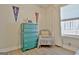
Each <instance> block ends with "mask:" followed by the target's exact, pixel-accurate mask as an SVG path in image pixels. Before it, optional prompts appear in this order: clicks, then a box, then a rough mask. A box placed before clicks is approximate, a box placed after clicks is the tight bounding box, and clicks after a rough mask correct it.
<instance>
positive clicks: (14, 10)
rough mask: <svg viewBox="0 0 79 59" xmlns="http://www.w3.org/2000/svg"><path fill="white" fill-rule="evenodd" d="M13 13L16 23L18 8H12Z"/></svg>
mask: <svg viewBox="0 0 79 59" xmlns="http://www.w3.org/2000/svg"><path fill="white" fill-rule="evenodd" d="M13 13H14V17H15V21H16V22H17V18H18V13H19V7H16V6H13Z"/></svg>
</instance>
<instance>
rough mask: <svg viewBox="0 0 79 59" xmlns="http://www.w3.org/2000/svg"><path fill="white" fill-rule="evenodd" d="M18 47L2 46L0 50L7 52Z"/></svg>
mask: <svg viewBox="0 0 79 59" xmlns="http://www.w3.org/2000/svg"><path fill="white" fill-rule="evenodd" d="M19 48H20V47H18V46H14V47H9V48H3V49H0V52H9V51H12V50H16V49H19Z"/></svg>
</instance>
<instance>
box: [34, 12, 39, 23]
mask: <svg viewBox="0 0 79 59" xmlns="http://www.w3.org/2000/svg"><path fill="white" fill-rule="evenodd" d="M35 17H36V23H38V17H39V13H38V12H35Z"/></svg>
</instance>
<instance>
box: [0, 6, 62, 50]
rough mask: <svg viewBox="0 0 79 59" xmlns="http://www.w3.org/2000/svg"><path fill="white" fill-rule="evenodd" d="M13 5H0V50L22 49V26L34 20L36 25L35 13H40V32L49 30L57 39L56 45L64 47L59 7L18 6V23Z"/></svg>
mask: <svg viewBox="0 0 79 59" xmlns="http://www.w3.org/2000/svg"><path fill="white" fill-rule="evenodd" d="M12 6H13V5H0V49H5V48H12V49H15V48H19V47H20V42H21V39H20V24H21V23H23V22H26V21H27V17H28V19H30V20H32V21H33V23H35V16H34V13H35V12H39V14H40V15H39V30H41V29H48V30H50V31H51V32H52V36H53V37H54V38H55V44H56V45H59V46H62V40H61V36H60V22H59V20H60V18H59V7H58V6H57V5H53V6H50V7H48V8H40V7H38V6H37V5H16V6H18V7H19V8H20V10H19V17H18V22H15V21H14V15H13V10H12Z"/></svg>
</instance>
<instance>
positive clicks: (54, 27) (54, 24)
mask: <svg viewBox="0 0 79 59" xmlns="http://www.w3.org/2000/svg"><path fill="white" fill-rule="evenodd" d="M59 11H60V9H59V6H57V5H53V6H50V7H49V8H48V9H47V20H48V22H49V26H50V27H49V28H50V30H51V32H52V36H53V37H54V39H55V44H56V45H58V46H62V39H61V33H60V31H61V30H60V16H59V15H60V12H59Z"/></svg>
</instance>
